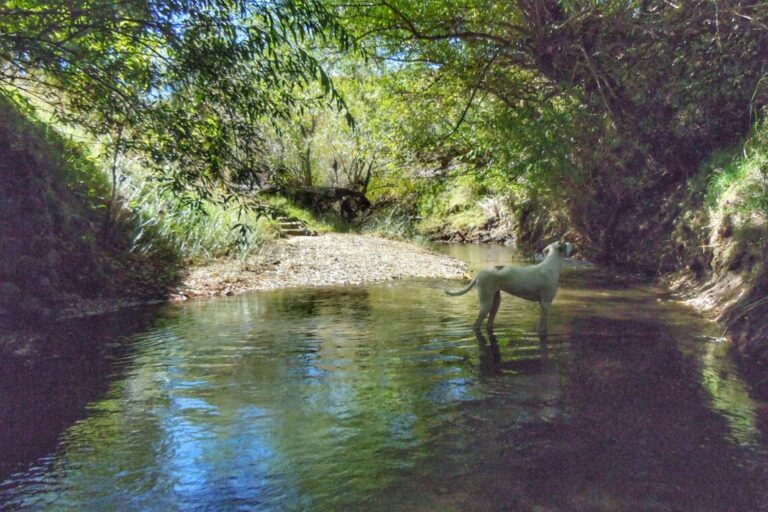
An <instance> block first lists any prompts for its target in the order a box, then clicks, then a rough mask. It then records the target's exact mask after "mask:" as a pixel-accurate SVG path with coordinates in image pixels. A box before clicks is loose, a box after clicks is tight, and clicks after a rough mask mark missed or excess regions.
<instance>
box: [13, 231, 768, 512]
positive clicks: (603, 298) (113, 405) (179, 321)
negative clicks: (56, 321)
mask: <svg viewBox="0 0 768 512" xmlns="http://www.w3.org/2000/svg"><path fill="white" fill-rule="evenodd" d="M441 250H443V251H446V252H449V253H451V254H452V255H454V256H457V257H460V258H462V259H465V260H467V261H469V262H470V264H471V266H472V267H473V268H475V269H479V268H482V267H484V266H488V265H495V264H504V263H508V262H509V259H510V251H509V250H508V249H506V248H503V247H488V246H450V247H445V248H443V249H441ZM462 286H463V283H461V282H459V281H443V280H407V281H391V282H388V283H381V284H373V285H368V286H355V287H344V288H297V289H287V290H279V291H271V292H258V293H251V294H246V295H242V296H235V297H229V298H225V299H216V300H208V301H201V302H190V303H184V304H172V305H167V306H164V307H162V308H160V309H159V310H157V309H134V310H127V311H123V312H122V313H120V314H118V315H112V316H105V317H99V318H93V319H81V320H78V321H73V322H69V323H67V324H64V325H61V326H58V327H57V328H56V329H55V331H54V332H51V334H50V340H49V343H48V344H47V345H46V346H47V347H50V349H49V348H46V353H45V355H43V354H40V353H35V352H34V351H32V353H30V354H28V355H20V356H18V357H16V358H11V359H8V360H4V361H2V362H0V372H2V374H0V375H2V381H1V382H0V406H1V407H2V410H3V414H2V417H1V418H0V510H3V511H5V510H8V511H10V510H35V511H38V510H77V511H81V510H93V511H102V510H125V511H132V510H142V511H155V510H156V511H165V510H211V511H225V510H265V511H271V510H275V511H277V510H280V511H282V510H290V511H294V510H306V511H315V510H387V511H389V510H395V511H399V510H402V511H406V510H408V511H411V510H435V511H438V510H439V511H450V510H457V511H458V510H521V511H526V510H532V511H533V510H536V511H581V510H583V511H593V510H594V511H603V510H604V511H609V510H610V511H613V510H632V511H635V510H642V511H646V510H647V511H678V510H680V511H688V510H696V511H710V510H711V511H727V510H732V511H751V510H768V405H767V404H766V403H765V402H761V401H760V400H758V399H756V398H754V397H752V396H751V395H750V391H749V388H748V386H747V385H746V384H745V382H744V380H743V379H742V377H741V375H740V373H739V370H738V368H737V367H736V366H735V365H734V364H733V363H732V362H731V360H730V359H729V358H728V357H727V348H728V347H727V344H725V343H724V342H723V341H724V340H723V339H722V338H721V337H720V331H719V329H718V327H717V326H716V325H715V324H713V323H710V322H707V321H706V320H704V319H702V318H701V317H699V316H697V315H696V314H695V313H693V312H692V311H690V310H688V309H686V308H684V307H682V306H680V305H679V304H677V303H675V302H674V301H672V300H669V297H668V296H666V295H665V294H664V293H662V292H661V291H659V290H657V289H654V288H653V287H650V286H648V285H647V284H645V283H643V282H642V281H639V280H636V279H630V278H628V277H626V276H612V275H609V274H607V273H605V272H601V271H598V270H595V269H592V268H589V267H587V266H583V265H577V264H568V265H567V266H566V268H565V269H564V271H563V274H562V276H561V285H560V291H559V292H558V296H557V298H556V299H555V302H554V304H553V306H552V312H551V315H550V323H549V326H550V333H549V336H548V338H547V340H546V341H543V340H541V339H539V337H538V336H536V334H535V328H536V323H537V321H538V305H536V304H534V303H530V302H525V301H522V300H519V299H516V298H512V297H509V296H505V297H503V298H502V303H501V309H500V311H499V315H498V317H497V320H496V331H497V332H496V336H495V337H494V338H489V337H487V336H477V335H475V334H474V333H473V332H472V330H471V324H472V322H473V321H474V318H475V315H476V312H477V298H476V294H475V293H474V290H473V291H472V292H470V293H468V294H466V295H464V296H461V297H448V296H446V295H445V294H444V293H443V289H445V288H451V289H458V288H460V287H462Z"/></svg>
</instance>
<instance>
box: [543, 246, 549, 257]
mask: <svg viewBox="0 0 768 512" xmlns="http://www.w3.org/2000/svg"><path fill="white" fill-rule="evenodd" d="M542 252H543V253H544V256H546V255H547V254H549V246H546V247H545V248H544V251H542Z"/></svg>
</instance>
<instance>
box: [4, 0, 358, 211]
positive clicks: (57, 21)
mask: <svg viewBox="0 0 768 512" xmlns="http://www.w3.org/2000/svg"><path fill="white" fill-rule="evenodd" d="M315 42H320V43H322V44H327V45H332V46H335V47H336V48H340V49H342V50H344V49H348V48H350V47H351V46H352V44H353V43H352V40H351V39H350V37H349V35H348V34H347V32H346V31H345V30H344V29H343V28H342V27H341V25H340V24H339V23H338V22H337V20H336V18H335V15H334V13H333V12H331V11H329V10H328V9H326V7H325V6H324V5H323V4H322V2H320V1H319V0H301V1H294V0H280V1H277V2H256V1H245V0H243V1H238V0H235V1H232V0H174V1H170V2H167V1H160V0H149V1H147V0H125V1H123V2H111V1H107V0H39V1H35V0H13V1H10V2H6V3H5V4H4V5H3V6H0V88H2V89H0V90H10V89H21V90H24V91H26V93H27V94H30V95H35V96H38V97H41V98H42V99H43V100H44V101H45V102H47V103H49V104H51V105H52V106H54V107H55V108H56V113H57V114H58V115H59V117H61V118H63V119H66V120H72V121H75V122H77V123H79V124H81V125H84V126H86V127H88V128H89V129H90V130H91V131H92V132H93V134H94V135H97V136H99V135H103V134H105V133H110V132H115V131H118V130H119V131H121V132H122V130H123V129H124V128H125V133H126V136H125V137H124V143H123V146H124V147H123V148H115V150H118V149H120V150H123V149H125V148H132V149H133V150H135V151H138V152H140V153H142V154H145V155H147V156H149V157H150V158H148V159H147V162H148V163H150V164H153V165H154V166H155V168H156V169H157V170H158V173H159V178H160V179H161V180H163V181H166V182H168V183H169V186H170V187H172V188H173V189H174V190H179V191H181V190H189V189H192V190H196V191H198V192H199V193H200V194H202V195H210V194H212V193H213V192H212V188H213V187H215V186H223V187H224V188H223V190H225V191H226V190H228V187H229V190H231V184H229V183H227V179H228V177H230V176H232V175H244V174H248V172H250V171H251V170H253V169H249V168H248V165H249V164H248V162H249V161H253V160H254V156H255V155H256V154H257V153H258V152H259V151H260V142H261V137H260V134H259V131H258V129H257V126H258V123H259V122H261V121H262V120H264V119H270V118H282V119H286V118H288V117H289V116H290V115H291V114H292V113H294V112H301V111H302V110H303V109H304V108H307V107H308V106H310V105H315V104H320V103H322V104H325V105H330V106H332V107H333V108H334V109H336V110H338V111H342V112H345V111H346V106H345V104H344V101H343V99H342V98H341V96H340V95H339V94H338V93H337V91H336V89H335V87H334V84H333V81H332V80H331V78H330V77H329V75H328V74H327V73H326V72H325V70H323V69H322V67H321V65H320V64H319V62H318V60H317V58H316V57H315V55H314V54H313V52H312V45H313V44H314V43H315ZM315 84H318V85H319V87H320V93H319V94H318V95H316V96H314V97H310V96H308V95H307V94H304V92H303V91H304V89H306V88H312V87H314V86H315ZM251 167H253V166H251ZM224 197H226V192H225V196H224Z"/></svg>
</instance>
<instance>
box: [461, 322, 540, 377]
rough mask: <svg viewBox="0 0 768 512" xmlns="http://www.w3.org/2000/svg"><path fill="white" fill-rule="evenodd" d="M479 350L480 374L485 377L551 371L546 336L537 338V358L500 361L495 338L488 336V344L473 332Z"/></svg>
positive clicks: (478, 333) (483, 337) (497, 343)
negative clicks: (509, 373)
mask: <svg viewBox="0 0 768 512" xmlns="http://www.w3.org/2000/svg"><path fill="white" fill-rule="evenodd" d="M475 336H476V337H477V345H478V348H479V350H480V351H479V358H480V374H481V375H483V376H486V377H490V376H493V375H500V374H503V373H506V372H511V373H522V374H539V373H548V372H549V371H550V370H551V364H550V360H549V345H548V343H547V338H546V336H541V337H539V357H531V358H521V359H510V360H508V361H502V358H501V350H500V349H499V342H498V340H497V339H496V336H494V335H493V334H491V335H490V336H489V338H490V343H489V342H488V340H486V339H485V336H483V335H482V333H480V332H479V331H477V332H475Z"/></svg>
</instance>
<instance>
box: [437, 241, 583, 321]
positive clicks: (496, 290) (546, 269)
mask: <svg viewBox="0 0 768 512" xmlns="http://www.w3.org/2000/svg"><path fill="white" fill-rule="evenodd" d="M571 249H572V246H571V244H569V243H563V242H555V243H552V244H549V245H548V246H547V247H546V248H545V249H544V254H546V255H547V257H546V258H544V261H542V262H541V263H539V264H537V265H529V266H527V267H511V266H506V267H505V266H498V267H493V268H487V269H485V270H481V271H480V272H478V274H477V275H476V276H475V277H474V278H473V279H472V280H471V281H470V282H469V284H468V285H467V286H465V287H464V288H462V289H461V290H458V291H455V292H453V291H449V290H446V291H445V293H446V294H448V295H454V296H455V295H464V294H465V293H467V292H468V291H469V290H471V289H472V287H473V286H475V284H477V294H478V297H479V298H480V312H479V314H478V315H477V320H475V326H474V329H475V331H479V330H480V326H481V325H482V323H483V320H485V317H486V316H488V334H493V320H494V319H495V318H496V313H498V311H499V304H501V292H506V293H509V294H510V295H514V296H515V297H520V298H521V299H525V300H531V301H535V302H538V303H539V306H541V316H540V317H539V334H542V335H543V334H545V333H546V332H547V317H548V316H549V306H550V305H551V304H552V301H553V300H554V299H555V294H556V293H557V282H558V278H559V277H560V268H561V267H562V264H563V260H564V259H565V258H566V257H567V256H568V255H570V254H571ZM489 315H490V316H489Z"/></svg>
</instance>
